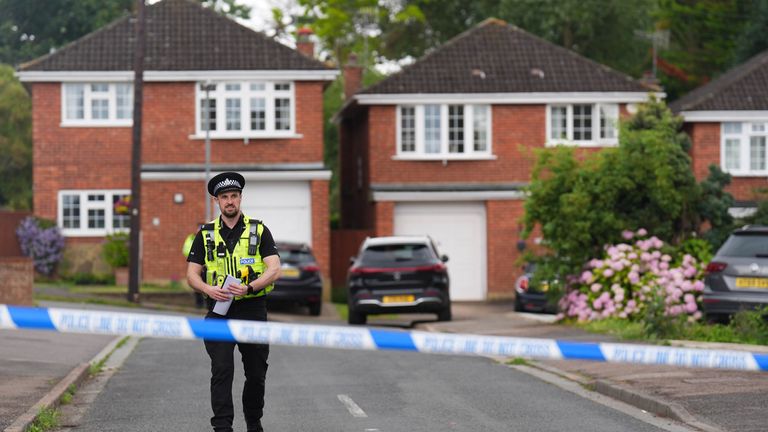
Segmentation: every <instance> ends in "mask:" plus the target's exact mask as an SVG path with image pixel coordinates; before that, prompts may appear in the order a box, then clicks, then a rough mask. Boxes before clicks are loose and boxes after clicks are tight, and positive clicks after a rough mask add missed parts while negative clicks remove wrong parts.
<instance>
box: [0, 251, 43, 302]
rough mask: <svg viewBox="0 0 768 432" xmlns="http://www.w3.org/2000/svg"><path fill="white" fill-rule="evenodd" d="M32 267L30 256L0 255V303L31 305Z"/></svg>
mask: <svg viewBox="0 0 768 432" xmlns="http://www.w3.org/2000/svg"><path fill="white" fill-rule="evenodd" d="M33 268H34V267H33V263H32V259H31V258H27V257H0V280H2V281H3V288H2V289H0V304H12V305H24V306H32V284H33V280H34V275H35V272H34V270H33Z"/></svg>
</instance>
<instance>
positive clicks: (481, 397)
mask: <svg viewBox="0 0 768 432" xmlns="http://www.w3.org/2000/svg"><path fill="white" fill-rule="evenodd" d="M236 355H238V356H239V354H236ZM239 366H240V365H239V362H238V367H239ZM208 368H209V364H208V359H207V356H206V354H205V351H204V349H203V346H202V342H200V341H166V340H159V339H145V340H142V341H140V342H139V344H138V345H137V346H136V348H135V349H134V351H133V353H132V354H131V355H130V356H129V357H128V358H127V360H126V361H125V363H124V364H123V365H122V367H121V368H120V369H119V370H117V372H116V373H115V374H114V375H113V376H112V378H111V379H110V380H109V381H108V382H107V384H106V386H105V387H104V388H103V390H102V391H101V392H100V393H99V394H98V396H97V397H96V399H95V401H93V403H92V404H90V406H89V408H88V410H87V412H86V413H85V415H84V417H83V418H82V420H81V422H80V426H78V427H76V428H73V429H68V430H77V431H94V432H95V431H181V430H183V431H206V430H210V428H209V426H208V419H209V417H210V415H211V414H210V408H209V399H208V379H209V373H208ZM236 376H237V377H238V378H237V379H236V382H235V389H236V390H235V397H234V400H235V406H236V420H235V430H245V423H244V421H243V419H242V412H241V411H240V407H238V405H239V399H240V397H239V391H240V389H241V388H242V378H241V376H242V372H241V370H238V371H237V375H236ZM263 423H264V426H265V429H266V430H267V431H280V432H286V431H297V432H298V431H301V432H305V431H334V432H336V431H344V432H346V431H350V432H352V431H354V432H395V431H402V432H417V431H430V432H432V431H472V432H478V431H499V432H501V431H504V432H508V431H516V432H517V431H521V432H522V431H537V432H539V431H586V430H589V431H595V432H599V431H610V432H615V431H659V430H661V429H657V428H656V427H654V426H651V425H650V424H648V423H645V422H643V421H640V420H638V419H636V418H634V417H631V416H628V415H626V414H624V413H622V412H620V411H617V410H614V409H611V408H609V407H607V406H604V405H601V404H597V403H595V402H592V401H591V400H588V399H584V398H582V397H579V396H577V395H575V394H573V393H570V392H568V391H565V390H563V389H561V388H559V387H557V386H555V385H552V384H548V383H546V382H543V381H540V380H539V379H537V378H534V377H532V376H530V375H527V374H524V373H522V372H519V371H516V370H514V369H511V368H509V367H507V366H504V365H500V364H498V363H495V362H493V361H492V360H490V359H486V358H470V357H448V356H438V355H424V354H418V353H400V352H361V351H341V350H324V349H310V348H293V347H276V346H273V347H272V352H271V355H270V369H269V373H268V375H267V401H266V408H265V417H264V420H263Z"/></svg>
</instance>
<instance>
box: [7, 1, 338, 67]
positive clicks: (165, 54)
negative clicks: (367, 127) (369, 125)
mask: <svg viewBox="0 0 768 432" xmlns="http://www.w3.org/2000/svg"><path fill="white" fill-rule="evenodd" d="M146 18H147V21H146V22H147V24H146V35H147V46H146V58H145V64H144V68H145V70H153V71H182V70H184V71H193V70H324V69H327V67H326V66H325V65H323V64H322V63H320V62H319V61H317V60H314V59H311V58H309V57H306V56H304V55H303V54H301V53H299V52H298V51H296V50H294V49H292V48H289V47H287V46H285V45H282V44H280V43H278V42H276V41H274V40H272V39H271V38H269V37H267V36H265V35H264V34H262V33H259V32H256V31H253V30H251V29H249V28H247V27H244V26H242V25H240V24H238V23H237V22H235V21H233V20H231V19H229V18H226V17H223V16H221V15H219V14H218V13H216V12H214V11H211V10H209V9H206V8H204V7H202V6H201V5H200V4H198V3H195V2H192V1H191V0H164V1H161V2H158V3H155V4H153V5H150V6H148V7H147V10H146ZM134 22H135V17H134V16H130V17H129V16H126V17H123V18H121V19H118V20H117V21H115V22H113V23H111V24H109V25H107V26H105V27H103V28H101V29H99V30H97V31H95V32H93V33H90V34H88V35H86V36H84V37H82V38H80V39H78V40H76V41H74V42H72V43H71V44H69V45H66V46H64V47H63V48H61V49H59V50H58V51H56V52H54V53H52V54H49V55H46V56H43V57H40V58H38V59H36V60H33V61H31V62H29V63H26V64H24V65H22V67H21V68H20V69H21V70H22V71H126V70H133V47H134V39H135V35H134Z"/></svg>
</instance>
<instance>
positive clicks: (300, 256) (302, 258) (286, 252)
mask: <svg viewBox="0 0 768 432" xmlns="http://www.w3.org/2000/svg"><path fill="white" fill-rule="evenodd" d="M278 253H280V261H282V262H287V263H291V264H303V263H310V262H314V261H315V257H313V256H312V254H311V253H309V251H308V250H306V249H294V248H282V247H280V248H278Z"/></svg>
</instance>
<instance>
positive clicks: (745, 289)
mask: <svg viewBox="0 0 768 432" xmlns="http://www.w3.org/2000/svg"><path fill="white" fill-rule="evenodd" d="M702 302H703V303H704V314H705V315H706V317H707V319H709V320H713V321H725V320H727V319H728V317H729V316H730V315H732V314H734V313H736V312H738V311H739V310H742V309H754V308H757V307H760V306H766V305H768V226H745V227H743V228H741V229H738V230H736V231H734V232H733V233H731V235H730V236H729V237H728V240H726V241H725V243H723V245H722V246H721V247H720V249H719V250H718V251H717V253H716V254H715V256H714V258H712V261H711V262H710V263H709V265H707V275H706V277H705V278H704V293H703V295H702Z"/></svg>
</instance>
